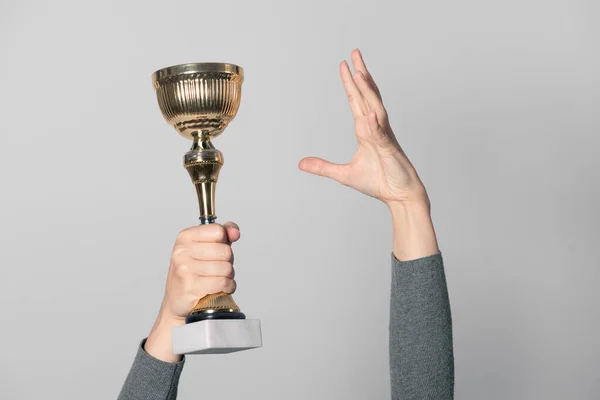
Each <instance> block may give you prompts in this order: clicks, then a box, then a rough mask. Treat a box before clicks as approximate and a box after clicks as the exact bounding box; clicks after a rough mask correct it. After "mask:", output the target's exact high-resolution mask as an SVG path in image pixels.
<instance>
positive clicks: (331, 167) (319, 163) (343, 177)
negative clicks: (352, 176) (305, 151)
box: [298, 157, 348, 185]
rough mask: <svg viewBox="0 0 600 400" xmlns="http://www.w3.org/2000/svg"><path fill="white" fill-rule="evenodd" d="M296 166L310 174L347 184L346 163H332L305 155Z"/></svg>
mask: <svg viewBox="0 0 600 400" xmlns="http://www.w3.org/2000/svg"><path fill="white" fill-rule="evenodd" d="M298 168H300V169H301V170H302V171H304V172H308V173H310V174H315V175H319V176H324V177H327V178H331V179H333V180H336V181H338V182H339V183H341V184H342V185H347V184H348V165H346V164H334V163H332V162H329V161H326V160H323V159H322V158H317V157H306V158H303V159H302V160H300V164H298Z"/></svg>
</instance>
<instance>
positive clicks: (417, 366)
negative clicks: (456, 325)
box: [119, 254, 454, 400]
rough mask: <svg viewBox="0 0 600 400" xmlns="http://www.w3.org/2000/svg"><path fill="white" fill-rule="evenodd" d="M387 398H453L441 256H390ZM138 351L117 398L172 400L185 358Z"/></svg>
mask: <svg viewBox="0 0 600 400" xmlns="http://www.w3.org/2000/svg"><path fill="white" fill-rule="evenodd" d="M390 305H391V307H390V325H389V334H390V347H389V349H390V381H391V386H392V400H412V399H435V400H450V399H452V398H453V388H454V363H453V353H452V323H451V319H450V306H449V302H448V292H447V289H446V278H445V275H444V266H443V261H442V256H441V254H436V255H432V256H429V257H423V258H419V259H417V260H412V261H398V260H397V259H396V258H395V257H394V256H393V255H392V289H391V304H390ZM143 345H144V342H142V344H141V345H140V347H139V348H138V352H137V355H136V357H135V360H134V362H133V366H132V367H131V370H130V371H129V375H128V376H127V379H126V380H125V384H124V385H123V388H122V390H121V394H120V395H119V400H174V399H176V398H177V385H178V383H179V376H180V374H181V370H182V368H183V365H184V363H185V359H184V360H182V361H180V362H178V363H166V362H164V361H160V360H158V359H156V358H154V357H152V356H150V355H148V354H147V353H146V352H145V351H144V349H143Z"/></svg>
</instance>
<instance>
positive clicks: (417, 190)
mask: <svg viewBox="0 0 600 400" xmlns="http://www.w3.org/2000/svg"><path fill="white" fill-rule="evenodd" d="M351 59H352V65H353V67H354V71H355V72H354V75H352V72H351V71H350V68H349V66H348V64H347V63H346V62H345V61H343V62H342V63H341V64H340V76H341V78H342V83H343V84H344V89H345V91H346V94H347V95H348V102H349V103H350V109H351V110H352V115H353V116H354V122H355V129H354V130H355V134H356V140H357V145H358V148H357V151H356V154H354V157H352V159H351V160H350V162H349V163H347V164H342V165H340V164H334V163H331V162H329V161H326V160H323V159H321V158H316V157H308V158H304V159H302V160H301V161H300V164H299V168H300V169H301V170H303V171H306V172H309V173H312V174H316V175H320V176H325V177H328V178H332V179H334V180H336V181H338V182H339V183H341V184H343V185H346V186H349V187H352V188H354V189H356V190H358V191H360V192H362V193H364V194H366V195H369V196H372V197H375V198H377V199H379V200H381V201H383V202H384V203H385V204H387V205H388V206H389V207H392V206H394V205H395V204H399V203H406V202H419V203H423V202H425V203H428V198H427V193H426V191H425V187H424V186H423V184H422V182H421V180H420V179H419V176H418V175H417V172H416V171H415V169H414V167H413V166H412V164H411V162H410V161H409V160H408V158H407V157H406V154H404V152H403V151H402V148H401V147H400V144H399V143H398V141H397V140H396V137H395V136H394V133H393V131H392V128H391V126H390V123H389V120H388V114H387V111H386V109H385V107H384V105H383V101H382V98H381V94H380V92H379V88H378V87H377V85H376V84H375V81H374V80H373V77H372V76H371V74H370V73H369V70H368V69H367V67H366V65H365V63H364V61H363V58H362V55H361V53H360V51H359V50H358V49H356V50H354V51H353V52H352V55H351Z"/></svg>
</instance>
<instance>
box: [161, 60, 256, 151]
mask: <svg viewBox="0 0 600 400" xmlns="http://www.w3.org/2000/svg"><path fill="white" fill-rule="evenodd" d="M243 81H244V70H243V69H242V67H240V66H238V65H234V64H227V63H190V64H181V65H175V66H171V67H167V68H163V69H160V70H158V71H156V72H155V73H154V74H152V84H153V85H154V89H155V90H156V96H157V99H158V105H159V107H160V111H161V113H162V115H163V117H164V119H165V120H166V121H167V122H168V123H169V124H171V125H172V126H173V127H174V128H175V129H176V130H177V131H178V132H179V133H180V134H181V135H182V136H184V137H186V138H188V139H192V140H194V138H195V137H198V136H200V135H201V134H205V135H208V136H209V137H210V138H215V137H217V136H218V135H220V134H221V133H222V132H223V130H224V129H225V128H226V127H227V125H228V124H229V122H230V121H231V120H232V119H233V118H234V117H235V115H236V114H237V111H238V109H239V107H240V101H241V92H242V83H243Z"/></svg>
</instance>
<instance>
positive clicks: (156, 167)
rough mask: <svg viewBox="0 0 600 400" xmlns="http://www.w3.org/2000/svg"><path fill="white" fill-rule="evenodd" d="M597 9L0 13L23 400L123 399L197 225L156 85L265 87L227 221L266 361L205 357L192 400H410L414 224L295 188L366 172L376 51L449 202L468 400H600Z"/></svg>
mask: <svg viewBox="0 0 600 400" xmlns="http://www.w3.org/2000/svg"><path fill="white" fill-rule="evenodd" d="M599 11H600V9H599V7H598V3H597V2H595V1H592V0H590V1H567V0H562V1H558V0H544V1H534V0H518V1H517V0H505V1H476V0H456V1H452V2H450V1H441V0H439V1H420V2H416V1H385V0H378V1H369V2H362V1H348V0H346V1H324V0H322V1H302V2H291V1H172V2H165V1H163V2H158V1H68V2H67V1H52V2H47V1H35V2H33V1H22V0H19V1H16V0H13V1H7V0H2V1H1V3H0V57H1V63H0V115H1V118H0V129H1V132H2V133H1V135H0V168H1V185H0V191H1V196H0V202H1V203H0V218H1V220H0V221H1V226H0V241H1V251H0V265H1V268H0V304H1V318H0V326H1V327H2V329H1V330H0V340H1V343H2V349H1V350H0V390H1V392H2V394H1V395H0V397H2V398H6V399H42V398H43V399H46V398H47V399H83V398H85V399H90V400H93V399H110V398H116V397H117V394H118V392H119V390H120V388H121V385H122V383H123V380H124V379H125V376H126V374H127V372H128V370H129V367H130V366H131V362H132V360H133V357H134V355H135V352H136V350H137V346H138V344H139V341H140V340H141V339H142V338H143V337H145V336H146V335H147V334H148V332H149V330H150V328H151V326H152V323H153V321H154V318H155V316H156V312H157V310H158V307H159V305H160V301H161V299H162V295H163V289H164V282H165V277H166V272H167V267H168V263H169V258H170V252H171V249H172V246H173V243H174V240H175V237H176V235H177V234H178V232H179V231H180V230H182V229H184V228H186V227H188V226H191V225H194V224H196V223H197V214H198V212H197V202H196V197H195V192H194V188H193V186H192V184H191V182H190V181H189V177H188V176H187V173H186V172H185V170H184V169H183V167H182V156H183V154H184V153H185V152H186V151H187V149H188V148H189V144H190V143H189V142H188V141H187V140H185V139H184V138H182V137H180V136H179V135H178V134H177V133H176V132H175V130H173V129H172V128H171V127H170V126H169V125H168V124H167V123H165V121H164V120H163V119H162V117H161V115H160V112H159V109H158V106H157V103H156V98H155V94H154V91H153V88H152V85H151V79H150V76H151V74H152V72H154V71H155V70H157V69H159V68H162V67H165V66H168V65H173V64H179V63H185V62H199V61H215V62H230V63H236V64H239V65H241V66H242V67H244V69H245V74H246V80H245V83H244V85H243V95H242V105H241V108H240V110H239V114H238V116H237V117H236V119H235V120H234V121H233V122H232V123H231V125H230V127H229V128H227V130H226V131H225V133H224V134H223V135H222V136H220V137H219V138H217V139H216V140H215V142H214V143H215V145H216V147H217V148H219V149H220V150H222V151H223V153H224V155H225V160H226V162H225V166H224V168H223V170H222V174H221V176H220V181H219V185H218V190H217V214H218V216H219V222H221V223H223V222H225V221H227V220H234V221H236V222H238V223H239V224H240V226H241V232H242V239H241V240H240V242H239V243H237V244H235V246H234V251H235V254H236V267H237V281H238V292H237V293H236V295H235V299H236V300H237V302H238V304H240V306H241V307H242V310H243V311H244V312H245V313H246V314H247V316H248V317H249V318H259V319H260V320H261V321H262V326H263V339H264V347H263V348H262V349H257V350H252V351H247V352H241V353H235V354H230V355H225V356H223V355H220V356H192V357H189V358H188V361H187V364H186V366H185V369H184V372H183V375H182V378H181V384H180V398H181V399H198V398H216V397H218V398H220V399H240V398H248V399H255V398H256V399H259V398H260V399H282V398H285V399H288V400H293V399H356V400H358V399H386V398H389V375H388V374H389V367H388V355H387V338H388V333H387V323H388V312H389V285H390V265H389V263H390V252H391V232H392V230H391V223H390V218H389V215H388V212H387V209H386V208H385V207H384V206H383V205H381V204H379V203H378V202H377V201H376V200H373V199H370V198H367V197H366V196H363V195H361V194H359V193H356V192H353V191H352V190H350V189H348V188H346V187H343V186H342V185H339V184H337V183H336V182H333V181H331V180H327V179H323V178H318V177H314V176H309V175H307V174H304V173H302V172H300V171H298V169H297V163H298V161H299V160H300V159H301V158H302V157H304V156H309V155H315V156H322V157H325V158H328V159H330V160H332V161H336V162H345V161H347V160H349V159H350V157H351V156H352V154H353V151H354V149H355V141H354V134H353V121H352V118H351V114H350V111H349V108H348V105H347V102H346V98H345V95H344V92H343V89H342V86H341V84H340V81H339V77H338V64H339V62H340V61H341V60H343V59H348V58H349V55H350V52H351V50H352V49H354V48H355V47H359V48H360V49H362V51H363V53H364V56H365V59H366V61H367V65H368V66H370V68H371V70H372V73H373V75H374V77H375V78H376V80H377V82H378V84H379V85H380V87H381V90H382V92H383V95H384V100H385V104H386V105H387V107H388V109H389V113H390V116H391V122H392V125H393V127H394V129H395V132H396V135H397V136H398V138H399V141H400V143H401V144H402V146H403V147H404V149H405V151H406V152H407V154H408V155H409V157H410V158H411V160H412V161H413V163H414V164H415V166H416V168H417V170H418V171H419V173H420V175H421V177H422V179H423V181H424V182H425V184H426V186H427V188H428V190H429V194H430V197H431V201H432V204H433V218H434V223H435V227H436V230H437V233H438V237H439V242H440V247H441V250H442V252H443V254H444V258H445V263H446V271H447V279H448V287H449V291H450V300H451V306H452V313H453V318H454V335H455V341H454V346H455V357H456V398H457V399H545V400H548V399H567V398H569V399H597V398H598V396H600V379H599V376H598V375H599V371H600V349H599V346H598V337H599V336H600V311H598V306H600V294H599V293H598V289H597V288H598V285H599V283H600V272H599V271H598V269H599V264H600V263H599V261H598V250H597V247H598V244H599V240H600V211H599V204H600V179H599V178H600V160H599V159H598V158H599V157H598V155H599V151H598V147H599V146H600V139H599V138H598V137H599V132H600V117H599V114H600V78H599V76H600V56H599V49H600V29H599V28H598V24H597V21H598V18H600V12H599Z"/></svg>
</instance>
